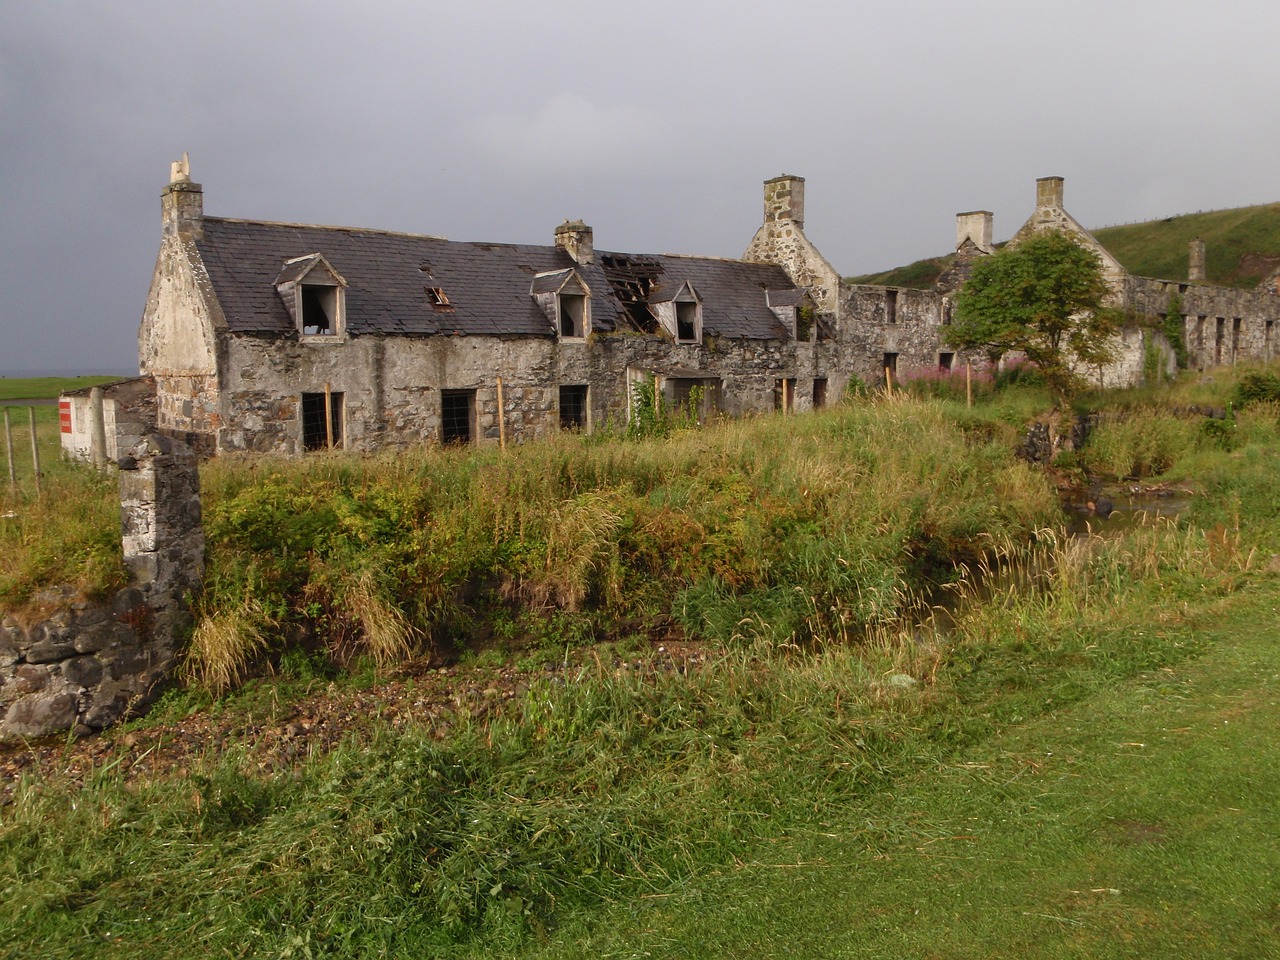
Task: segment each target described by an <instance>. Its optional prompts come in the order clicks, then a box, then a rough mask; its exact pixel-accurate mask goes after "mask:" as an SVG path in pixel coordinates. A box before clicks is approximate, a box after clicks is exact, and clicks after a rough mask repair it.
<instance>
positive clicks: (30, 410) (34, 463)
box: [27, 407, 40, 493]
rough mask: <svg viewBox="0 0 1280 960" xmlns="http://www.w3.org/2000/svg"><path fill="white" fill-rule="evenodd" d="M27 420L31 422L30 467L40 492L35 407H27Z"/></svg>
mask: <svg viewBox="0 0 1280 960" xmlns="http://www.w3.org/2000/svg"><path fill="white" fill-rule="evenodd" d="M27 422H28V423H29V424H31V469H32V471H33V472H34V473H35V478H36V493H40V444H39V442H38V438H37V437H36V408H35V407H27Z"/></svg>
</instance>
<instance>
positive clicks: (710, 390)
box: [663, 377, 794, 423]
mask: <svg viewBox="0 0 1280 960" xmlns="http://www.w3.org/2000/svg"><path fill="white" fill-rule="evenodd" d="M792 382H793V383H794V381H792ZM719 389H720V381H719V380H718V379H714V378H705V379H704V378H701V377H668V378H667V380H666V384H665V387H664V390H663V394H664V396H665V398H666V401H667V403H668V404H670V406H671V411H672V412H673V413H674V414H675V415H676V416H691V417H693V418H694V419H696V420H697V421H698V422H699V423H703V422H705V421H706V420H707V419H708V418H710V417H712V416H714V415H715V413H716V411H717V410H719V409H720V401H719V398H718V393H719ZM695 391H696V393H695Z"/></svg>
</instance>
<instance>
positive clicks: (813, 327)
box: [764, 287, 818, 343]
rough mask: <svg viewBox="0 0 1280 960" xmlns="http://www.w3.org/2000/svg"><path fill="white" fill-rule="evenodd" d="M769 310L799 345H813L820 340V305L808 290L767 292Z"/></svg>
mask: <svg viewBox="0 0 1280 960" xmlns="http://www.w3.org/2000/svg"><path fill="white" fill-rule="evenodd" d="M764 295H765V301H766V302H767V303H768V304H769V309H770V310H772V311H773V315H774V316H775V317H777V318H778V322H779V323H781V324H782V326H783V327H784V328H786V330H787V332H788V333H789V334H790V335H791V338H792V339H793V340H795V341H796V342H797V343H813V342H814V341H815V340H816V339H817V338H818V305H817V302H816V301H815V300H814V299H813V297H811V296H810V295H809V292H808V291H807V290H804V289H801V288H799V287H792V288H790V289H787V290H766V291H765V292H764Z"/></svg>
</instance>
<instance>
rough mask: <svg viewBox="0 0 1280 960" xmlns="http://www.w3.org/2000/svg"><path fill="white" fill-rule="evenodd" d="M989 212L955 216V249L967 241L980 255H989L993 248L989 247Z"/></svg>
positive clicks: (990, 216)
mask: <svg viewBox="0 0 1280 960" xmlns="http://www.w3.org/2000/svg"><path fill="white" fill-rule="evenodd" d="M991 222H992V215H991V211H990V210H972V211H970V212H969V213H957V214H956V249H957V250H959V249H960V248H961V247H963V246H964V244H965V241H966V240H968V241H969V242H971V243H972V244H973V245H974V246H975V247H977V248H978V250H980V251H981V252H982V253H991V252H992V251H993V250H994V249H995V248H994V247H992V245H991Z"/></svg>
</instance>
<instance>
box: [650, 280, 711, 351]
mask: <svg viewBox="0 0 1280 960" xmlns="http://www.w3.org/2000/svg"><path fill="white" fill-rule="evenodd" d="M649 306H650V308H651V309H652V310H653V312H654V314H655V315H656V316H657V318H658V323H659V325H660V326H661V327H662V329H663V330H665V331H667V333H669V334H671V337H672V339H673V340H675V341H676V343H701V342H702V297H700V296H699V295H698V291H697V290H695V289H694V287H693V284H692V283H690V282H689V281H688V280H685V281H682V282H681V283H678V284H672V285H670V286H667V287H665V288H663V287H659V288H657V289H656V290H654V291H653V293H652V294H650V296H649Z"/></svg>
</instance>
